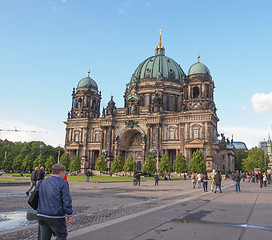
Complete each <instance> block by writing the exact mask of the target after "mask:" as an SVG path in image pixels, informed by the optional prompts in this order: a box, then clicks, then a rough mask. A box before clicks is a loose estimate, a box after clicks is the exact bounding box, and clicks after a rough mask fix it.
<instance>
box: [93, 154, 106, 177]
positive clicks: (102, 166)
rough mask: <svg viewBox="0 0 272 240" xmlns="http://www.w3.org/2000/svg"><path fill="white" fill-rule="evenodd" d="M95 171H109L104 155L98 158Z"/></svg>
mask: <svg viewBox="0 0 272 240" xmlns="http://www.w3.org/2000/svg"><path fill="white" fill-rule="evenodd" d="M95 170H96V171H99V172H100V173H102V172H103V171H106V170H107V163H106V160H105V156H104V155H103V154H102V155H100V156H99V157H98V158H97V160H96V162H95Z"/></svg>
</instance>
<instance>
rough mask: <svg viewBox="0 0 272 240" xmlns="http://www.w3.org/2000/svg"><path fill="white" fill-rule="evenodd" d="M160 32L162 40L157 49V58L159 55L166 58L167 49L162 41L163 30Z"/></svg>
mask: <svg viewBox="0 0 272 240" xmlns="http://www.w3.org/2000/svg"><path fill="white" fill-rule="evenodd" d="M159 32H160V40H159V44H158V46H157V47H156V51H155V55H156V56H158V55H161V56H164V54H165V48H164V47H163V46H162V40H161V33H162V30H161V29H160V31H159Z"/></svg>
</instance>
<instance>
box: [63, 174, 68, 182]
mask: <svg viewBox="0 0 272 240" xmlns="http://www.w3.org/2000/svg"><path fill="white" fill-rule="evenodd" d="M63 179H64V180H65V181H66V182H68V181H67V173H65V175H64V178H63Z"/></svg>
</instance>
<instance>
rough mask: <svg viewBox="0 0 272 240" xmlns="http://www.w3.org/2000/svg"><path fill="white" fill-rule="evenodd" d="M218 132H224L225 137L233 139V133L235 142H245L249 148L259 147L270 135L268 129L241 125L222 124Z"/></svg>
mask: <svg viewBox="0 0 272 240" xmlns="http://www.w3.org/2000/svg"><path fill="white" fill-rule="evenodd" d="M218 133H219V134H220V133H224V135H225V137H226V138H229V140H231V138H232V135H233V141H234V142H237V141H241V142H244V143H245V144H246V145H247V148H248V149H251V148H252V147H258V146H259V142H260V141H262V140H263V139H264V138H267V136H268V132H267V131H266V129H259V128H253V127H250V128H247V127H241V126H221V127H218Z"/></svg>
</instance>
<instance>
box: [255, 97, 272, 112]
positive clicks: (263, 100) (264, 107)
mask: <svg viewBox="0 0 272 240" xmlns="http://www.w3.org/2000/svg"><path fill="white" fill-rule="evenodd" d="M251 103H252V105H253V109H254V111H255V112H256V113H262V112H271V111H272V92H270V93H268V94H265V93H256V94H254V95H253V96H252V98H251Z"/></svg>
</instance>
